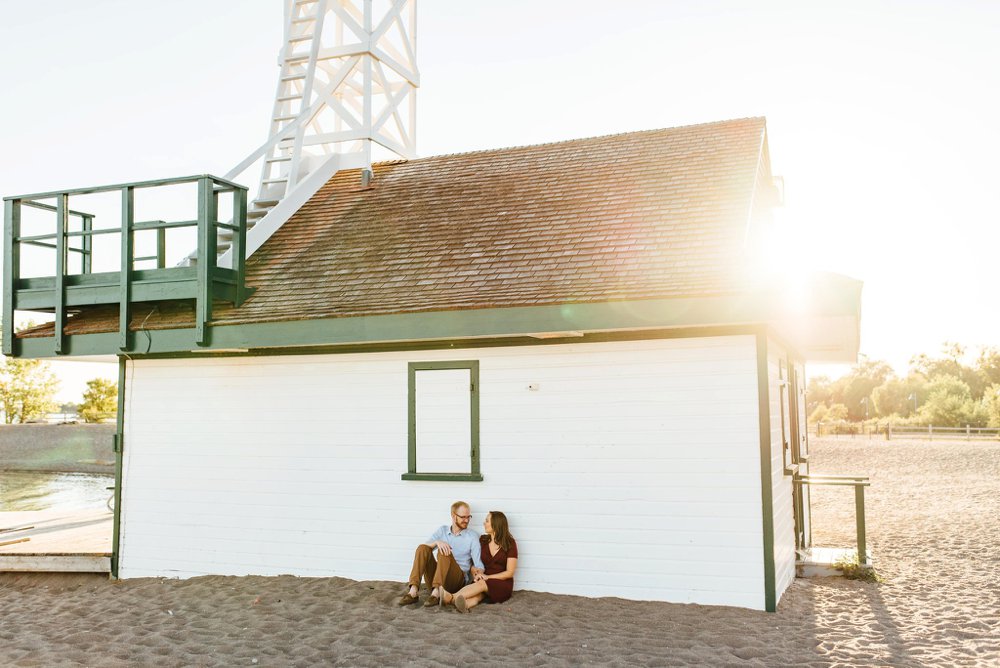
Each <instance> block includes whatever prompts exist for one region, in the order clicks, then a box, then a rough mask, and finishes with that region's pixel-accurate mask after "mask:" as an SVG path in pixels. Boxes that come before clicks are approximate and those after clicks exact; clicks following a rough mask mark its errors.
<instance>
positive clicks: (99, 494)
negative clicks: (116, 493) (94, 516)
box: [0, 471, 115, 512]
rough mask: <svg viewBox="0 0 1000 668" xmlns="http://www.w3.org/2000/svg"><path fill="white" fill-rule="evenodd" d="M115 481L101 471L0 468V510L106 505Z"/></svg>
mask: <svg viewBox="0 0 1000 668" xmlns="http://www.w3.org/2000/svg"><path fill="white" fill-rule="evenodd" d="M114 484H115V477H114V476H113V475H105V474H101V473H39V472H35V471H0V512H16V511H23V510H48V509H50V508H56V509H66V510H71V509H78V510H92V509H100V508H106V507H107V506H105V503H106V502H107V500H108V497H109V496H110V495H111V492H110V491H109V490H108V489H106V488H108V487H113V486H114Z"/></svg>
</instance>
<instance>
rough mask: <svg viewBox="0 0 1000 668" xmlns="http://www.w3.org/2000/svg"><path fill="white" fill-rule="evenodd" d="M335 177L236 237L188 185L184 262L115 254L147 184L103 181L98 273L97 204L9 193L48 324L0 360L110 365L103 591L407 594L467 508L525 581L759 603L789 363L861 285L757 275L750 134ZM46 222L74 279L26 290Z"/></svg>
mask: <svg viewBox="0 0 1000 668" xmlns="http://www.w3.org/2000/svg"><path fill="white" fill-rule="evenodd" d="M404 4H405V3H404ZM291 20H295V17H294V15H293V16H292V18H291ZM301 23H302V21H299V24H301ZM375 23H376V24H378V22H377V21H376V22H375ZM303 39H305V38H303ZM366 48H368V47H366ZM373 53H374V52H369V53H368V56H370V57H375V56H373V55H372V54H373ZM375 55H376V56H377V54H375ZM359 62H360V61H359ZM287 76H290V75H289V74H288V73H286V72H285V69H283V70H282V77H283V78H284V77H287ZM368 76H369V77H370V76H371V74H370V72H369V73H368ZM415 79H416V77H415V75H414V77H413V80H415ZM410 83H413V81H411V82H410ZM401 85H402V84H401ZM414 85H415V84H414ZM387 90H388V89H387ZM393 90H402V88H397V89H393ZM280 92H281V91H279V93H280ZM279 97H281V95H279ZM284 97H288V94H287V92H286V93H285V95H284ZM393 100H394V101H395V102H397V103H398V102H399V98H398V96H397V97H395V98H393ZM304 106H305V105H304ZM276 113H278V112H277V111H276ZM369 120H371V119H370V118H369ZM292 122H293V123H294V122H295V121H292ZM300 122H301V119H300ZM304 126H305V124H304V123H303V124H302V125H301V126H300V127H304ZM285 127H287V126H285V125H282V124H281V123H278V122H276V124H275V127H274V128H272V140H271V144H270V145H269V146H267V147H266V148H264V149H262V150H259V151H258V152H257V157H258V158H263V157H265V156H268V155H270V156H272V157H271V158H267V159H268V160H271V159H272V158H273V161H274V162H277V161H278V160H277V158H275V157H274V156H275V155H276V154H275V153H274V151H272V149H275V147H277V148H278V149H280V148H282V147H285V146H289V147H290V146H291V143H292V142H290V141H286V140H287V139H288V137H292V136H293V134H289V133H294V132H297V131H298V130H297V128H294V127H293V128H292V129H291V130H285V129H284V128H285ZM282 133H285V134H282ZM372 133H373V136H374V134H377V133H376V132H375V130H372ZM275 137H277V138H276V139H275ZM352 141H353V139H352ZM373 141H377V139H373ZM387 141H388V140H387ZM282 142H285V143H282ZM407 142H410V140H409V139H407ZM303 143H304V144H305V145H308V144H309V142H308V141H305V140H304V141H303V142H299V144H303ZM362 143H363V142H362ZM369 143H370V142H369ZM383 145H388V143H384V144H383ZM407 146H409V147H411V148H412V142H410V143H408V144H407ZM299 147H300V146H299ZM289 150H291V148H289ZM269 151H270V153H269ZM289 155H290V153H289ZM278 157H281V155H280V152H279V154H278ZM355 157H356V156H355ZM354 159H355V158H354V157H350V156H348V157H335V158H332V159H331V160H332V162H331V163H329V164H327V163H321V162H319V161H317V160H315V159H312V158H310V157H309V156H305V157H302V158H301V160H300V161H299V162H298V163H296V164H298V165H302V166H303V169H304V170H305V172H303V174H305V175H304V176H303V175H301V174H292V175H291V176H290V177H289V176H287V173H286V180H287V179H292V180H295V179H298V180H299V181H300V183H302V184H304V185H303V187H302V188H300V189H299V190H298V191H294V192H291V193H290V194H287V196H286V197H284V199H282V197H279V196H277V195H276V196H275V197H274V198H273V199H272V200H269V201H263V200H261V199H260V198H258V200H257V201H256V202H255V203H254V204H253V206H252V207H251V208H250V212H251V216H250V218H251V219H253V217H254V216H253V212H254V211H255V210H256V211H257V214H256V215H257V217H258V218H261V222H260V223H259V224H258V226H257V227H256V228H254V230H252V231H251V232H250V234H249V236H248V237H244V234H245V228H244V227H243V224H244V221H245V219H246V200H245V199H244V198H245V189H241V188H240V187H239V186H237V185H236V184H233V183H232V182H231V181H230V180H229V179H217V178H215V177H192V178H191V179H187V180H188V181H197V182H198V184H199V191H198V192H199V195H198V202H199V209H198V210H199V220H198V221H196V222H197V223H198V226H199V227H198V229H199V249H198V251H197V252H196V253H194V254H192V255H191V257H192V258H193V259H194V260H196V266H195V267H168V266H167V264H168V263H167V262H165V261H164V257H165V254H164V253H160V252H158V253H157V257H154V258H152V259H154V260H156V266H155V267H151V268H147V269H141V268H140V265H139V264H137V263H138V262H139V261H140V260H141V258H139V257H137V254H136V251H135V248H134V247H133V246H132V238H133V237H135V239H138V236H137V235H139V234H142V233H145V232H147V231H152V232H154V233H158V234H162V235H163V236H164V237H165V236H166V234H167V233H169V232H170V228H169V226H165V224H163V221H154V223H156V222H158V223H160V225H156V224H154V223H138V222H135V223H133V221H132V219H131V218H130V217H129V211H130V208H129V207H130V205H129V202H130V201H131V199H130V198H131V197H133V196H135V197H138V196H139V195H138V194H136V193H139V192H140V191H141V190H142V189H144V188H147V187H153V186H157V185H160V184H159V183H157V184H149V183H147V184H127V185H124V186H115V187H114V188H118V189H121V190H122V193H123V200H122V201H123V202H124V204H123V207H124V208H123V210H124V211H125V214H124V219H123V220H124V221H125V222H124V223H123V226H124V227H123V230H124V231H122V232H121V233H120V236H121V239H122V253H123V255H122V257H126V258H128V260H129V261H127V262H124V263H123V265H124V266H123V267H120V268H119V269H118V270H117V271H112V272H105V273H101V272H98V271H97V267H96V265H95V264H91V262H92V258H91V255H90V254H89V251H87V250H86V249H87V248H90V247H89V246H86V247H84V246H79V245H78V246H74V245H73V244H74V243H75V242H74V241H73V240H74V239H76V238H77V237H81V238H84V239H87V238H89V236H88V235H89V234H90V233H89V232H86V230H88V229H96V227H93V226H92V225H91V224H88V223H87V216H88V215H90V214H88V213H81V211H83V209H81V208H80V207H81V206H83V205H82V204H80V205H77V204H76V203H77V201H78V200H79V201H82V200H83V199H84V198H85V196H86V195H87V194H88V193H92V192H94V189H81V190H78V191H65V192H61V193H42V194H38V195H32V196H19V197H14V198H8V201H7V207H6V210H7V216H6V225H7V230H8V234H7V238H8V245H7V247H5V253H6V254H7V258H8V262H7V263H6V267H7V270H6V272H5V288H6V291H7V295H8V299H7V301H6V307H5V308H6V309H8V311H7V312H6V313H5V315H8V316H12V315H13V313H14V311H15V310H32V309H34V310H52V311H54V312H55V314H56V321H55V323H52V324H49V325H45V326H41V327H36V328H34V329H32V330H29V331H24V332H20V333H18V334H17V336H16V337H14V336H10V335H8V336H5V337H4V341H5V344H6V345H7V351H6V352H7V353H8V354H14V355H20V356H24V357H50V356H54V355H77V356H95V355H97V356H100V355H109V354H116V355H118V356H119V360H120V374H119V383H120V388H121V398H120V410H119V443H120V444H121V445H122V447H121V448H119V450H120V451H119V476H118V477H119V494H120V499H119V503H118V509H119V512H118V514H117V515H116V536H115V555H114V558H113V568H114V569H115V573H116V575H117V576H118V577H123V578H131V577H144V576H164V577H188V576H194V575H202V574H230V575H243V574H260V575H277V574H286V573H287V574H295V575H302V576H342V577H349V578H355V579H361V580H369V579H377V580H402V579H404V577H405V575H406V571H407V569H408V567H409V562H410V559H411V556H412V550H413V547H414V545H415V544H416V543H417V542H419V541H421V540H423V539H425V538H426V536H427V535H428V534H429V532H430V531H431V530H432V528H433V527H434V526H436V525H439V524H440V523H442V522H444V521H446V519H447V508H448V505H449V504H450V503H451V502H452V501H454V500H456V499H464V500H466V501H468V502H470V503H471V504H472V509H473V514H474V519H473V524H474V525H477V524H479V523H481V522H482V520H483V517H484V515H485V513H486V512H487V511H489V510H502V511H504V512H505V513H507V515H508V517H509V518H510V520H511V525H512V532H513V533H514V535H515V536H516V537H517V539H518V542H519V547H520V552H521V558H520V561H519V566H518V574H517V579H516V582H517V586H518V588H522V589H531V590H536V591H547V592H554V593H567V594H579V595H585V596H620V597H625V598H633V599H649V600H662V601H675V602H691V603H701V604H717V605H733V606H743V607H748V608H755V609H762V610H764V609H766V610H774V609H775V606H776V605H777V602H778V600H779V599H780V596H781V594H782V592H783V591H784V590H785V589H786V588H787V587H788V585H789V584H790V582H791V581H792V579H793V578H794V576H795V560H796V550H797V549H804V548H806V547H808V545H809V544H810V541H811V537H810V527H809V524H808V522H809V499H808V494H807V493H806V492H804V491H802V490H803V486H802V485H800V484H797V483H796V482H795V480H796V476H799V477H801V476H803V475H805V474H807V473H808V453H807V451H806V446H807V443H806V434H805V416H804V372H803V365H804V363H805V362H806V361H808V360H818V361H819V360H825V361H845V362H850V361H853V360H854V359H855V357H856V355H857V350H858V331H859V329H858V328H859V314H860V291H861V285H860V283H859V282H857V281H854V280H852V279H847V278H844V277H840V276H833V275H817V276H810V277H805V276H788V275H783V274H782V273H781V272H780V271H775V270H780V269H781V267H780V266H773V265H772V266H767V264H766V262H765V261H764V260H763V258H765V257H767V253H766V251H767V248H765V247H764V244H765V242H764V240H765V239H766V238H767V236H766V234H765V232H766V230H767V228H768V226H769V224H770V211H771V209H772V208H773V207H774V206H776V205H777V204H778V200H779V193H778V191H777V189H776V188H775V187H774V178H773V177H772V175H771V171H770V163H769V158H768V150H767V134H766V128H765V122H764V120H763V119H761V118H752V119H741V120H735V121H724V122H718V123H707V124H703V125H696V126H688V127H682V128H671V129H666V130H654V131H648V132H637V133H629V134H624V135H616V136H610V137H598V138H592V139H581V140H575V141H568V142H561V143H555V144H545V145H539V146H528V147H519V148H513V149H501V150H495V151H481V152H476V153H468V154H460V155H450V156H440V157H432V158H422V159H409V160H395V161H387V162H381V163H375V164H373V165H372V166H371V168H370V169H369V168H368V167H367V164H366V163H365V161H362V162H361V163H358V164H355V163H352V162H351V160H354ZM290 161H291V162H294V160H290ZM310 161H311V162H310ZM338 161H339V162H338ZM317 165H318V166H317ZM331 165H332V166H331ZM310 166H311V167H312V168H315V169H313V171H311V172H310V171H309V170H308V169H306V167H310ZM306 172H308V173H306ZM300 177H301V178H300ZM265 180H266V181H268V183H265V184H262V188H267V187H273V186H274V184H275V183H276V182H277V181H280V180H281V177H280V176H279V177H278V178H274V177H273V175H271V178H267V179H265ZM282 188H284V186H282ZM303 188H304V189H303ZM296 193H297V194H296ZM303 193H305V194H303ZM284 194H285V193H282V195H284ZM227 197H228V198H230V199H228V200H227V199H225V198H227ZM220 198H221V199H220ZM46 201H48V202H50V203H51V204H45V202H46ZM230 201H231V206H232V211H233V216H232V221H231V222H232V226H231V227H227V225H228V223H225V221H226V220H228V218H227V217H226V216H224V215H222V214H221V213H220V212H221V210H222V209H223V208H226V207H229V206H230V204H229V203H228V202H230ZM37 205H41V208H42V210H43V212H44V211H51V212H54V213H55V214H56V223H55V231H54V232H53V234H52V237H51V238H52V239H53V240H54V241H53V243H52V244H51V245H52V246H53V247H55V252H56V254H57V255H60V254H61V256H62V257H71V258H72V257H75V256H74V254H75V253H79V254H80V255H81V257H83V258H84V259H83V260H81V262H80V264H79V270H77V269H74V265H73V264H72V262H70V263H69V264H67V263H66V261H65V260H64V261H63V263H62V264H58V263H57V272H56V275H55V276H54V277H53V278H22V277H20V276H19V274H18V273H17V272H18V261H17V260H18V257H19V256H18V253H19V252H20V250H19V249H20V247H21V245H24V244H31V243H38V242H39V239H40V238H41V237H38V236H35V237H28V236H21V234H22V232H21V227H22V220H23V216H26V215H27V214H26V213H24V211H27V209H26V208H25V207H32V206H34V207H35V208H38V206H37ZM46 206H48V207H49V208H48V209H46V208H45V207H46ZM22 209H24V211H22ZM227 210H228V209H227ZM74 217H78V218H79V219H80V224H81V226H82V227H81V228H80V229H81V232H80V234H79V235H77V237H74V236H73V234H74V233H72V231H71V230H72V229H73V228H72V225H73V221H74V220H76V218H74ZM91 223H92V221H91ZM88 225H91V227H88ZM220 227H221V228H222V229H223V231H227V232H228V236H226V239H227V241H224V242H220V241H219V240H218V239H217V238H216V235H215V232H216V230H217V229H218V228H220ZM158 229H164V230H165V232H163V233H159V232H157V230H158ZM46 238H48V237H46ZM229 238H231V239H232V241H231V243H232V244H233V248H232V250H229V251H227V252H226V253H225V254H224V255H223V256H222V259H221V260H219V261H218V262H217V261H216V254H217V252H218V251H220V250H224V249H225V247H227V246H228V245H229V243H230V241H228V239H229ZM136 243H138V242H137V241H136ZM230 256H231V257H230ZM244 258H246V259H245V264H244V261H243V260H244ZM94 261H96V260H94ZM778 263H779V264H780V260H779V261H778ZM791 295H798V297H799V299H798V301H794V300H792V299H790V296H791ZM7 320H8V322H10V321H11V320H10V318H8V319H7ZM358 546H364V547H363V549H359V547H358Z"/></svg>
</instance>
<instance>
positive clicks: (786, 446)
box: [778, 358, 798, 475]
mask: <svg viewBox="0 0 1000 668" xmlns="http://www.w3.org/2000/svg"><path fill="white" fill-rule="evenodd" d="M790 389H791V382H790V380H789V377H788V362H787V361H786V360H785V359H784V358H781V359H779V360H778V397H779V404H780V405H779V410H780V413H781V459H782V462H783V464H784V468H785V475H794V474H795V473H796V471H798V466H797V462H796V459H795V455H794V452H793V450H792V434H791V431H792V424H791V422H792V416H791V402H790V397H789V394H790V392H789V390H790Z"/></svg>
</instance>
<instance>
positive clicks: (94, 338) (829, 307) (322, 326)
mask: <svg viewBox="0 0 1000 668" xmlns="http://www.w3.org/2000/svg"><path fill="white" fill-rule="evenodd" d="M855 283H856V287H857V290H856V291H854V290H853V289H854V287H855V286H854V284H855ZM851 291H854V292H855V294H854V296H853V297H852V295H851V294H847V293H841V292H839V291H835V294H828V295H826V298H824V299H823V300H822V303H816V304H814V305H813V306H812V307H811V308H810V309H809V311H808V312H803V313H801V314H794V313H793V314H790V313H789V312H788V311H787V310H786V309H785V307H784V305H783V302H782V300H781V299H779V298H778V296H777V295H776V294H775V293H774V292H773V291H772V290H765V291H761V292H757V293H752V294H739V295H721V296H704V297H685V298H671V299H640V300H622V301H614V302H598V303H571V304H556V305H547V306H521V307H506V308H483V309H464V310H446V311H430V312H417V313H402V314H389V315H369V316H357V317H343V318H322V319H311V320H293V321H282V322H259V323H250V324H234V325H222V324H217V325H214V326H212V327H210V328H208V331H209V336H210V339H209V341H208V345H205V346H198V345H197V341H196V340H195V336H194V333H193V331H192V330H191V329H189V328H178V329H154V330H142V329H140V330H138V331H134V332H133V335H132V336H131V337H130V342H131V344H130V346H129V348H128V349H126V350H120V349H119V345H120V337H119V335H118V333H117V332H108V333H93V334H75V335H70V336H66V337H65V338H64V341H63V345H62V351H61V355H60V357H65V356H66V355H71V356H80V355H107V354H121V353H124V354H128V355H145V354H150V355H163V354H187V353H189V352H191V351H193V350H199V351H201V352H203V353H212V352H213V351H216V352H220V353H222V352H227V351H261V350H266V349H271V348H274V349H277V348H281V349H286V348H310V347H329V346H359V345H392V344H419V343H422V342H423V343H426V342H433V341H439V342H449V343H448V344H447V345H456V344H459V343H460V342H462V341H472V340H476V339H504V338H509V339H516V338H524V339H532V340H538V339H539V338H549V337H546V334H548V333H551V334H552V336H553V337H558V335H559V334H560V333H565V332H572V333H573V334H574V336H573V337H571V339H570V340H572V339H573V338H577V337H578V336H579V335H580V334H598V333H614V332H642V331H644V330H658V329H670V328H699V327H720V326H734V325H736V326H743V325H755V324H770V325H773V326H775V327H776V328H777V329H778V330H779V331H780V332H781V333H782V335H783V336H786V337H788V338H789V340H790V342H791V343H792V344H793V345H795V346H796V347H797V348H798V349H799V351H800V353H802V354H803V355H805V356H806V359H810V357H809V355H810V354H811V353H810V351H812V350H816V351H822V349H823V346H827V348H829V346H831V345H832V344H831V342H830V341H825V342H824V340H821V339H822V337H819V336H818V334H821V333H828V332H829V330H828V329H827V328H826V327H825V324H824V323H827V322H829V321H831V320H836V321H842V322H843V326H844V327H845V328H846V329H845V331H854V332H855V333H856V332H857V323H858V319H859V314H860V282H853V283H852V284H851V290H850V291H848V292H851ZM796 328H797V329H796ZM789 332H792V333H793V334H795V336H789ZM796 333H797V334H796ZM848 339H850V337H846V338H845V339H844V340H842V341H841V344H842V347H841V349H838V350H836V351H834V352H833V353H830V352H829V351H827V352H826V353H824V354H828V355H829V354H833V355H834V356H837V357H838V358H840V357H843V356H847V355H850V354H852V343H851V341H850V340H848ZM855 342H856V338H855ZM16 354H17V355H18V356H20V357H28V358H50V357H55V356H56V353H55V350H54V347H53V339H52V337H28V338H19V339H18V351H17V353H16ZM853 354H854V355H856V354H857V353H856V345H855V346H854V347H853Z"/></svg>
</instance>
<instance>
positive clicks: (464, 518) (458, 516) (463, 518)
mask: <svg viewBox="0 0 1000 668" xmlns="http://www.w3.org/2000/svg"><path fill="white" fill-rule="evenodd" d="M455 517H456V518H458V519H460V520H465V521H466V522H468V521H469V520H470V519H471V518H472V515H455Z"/></svg>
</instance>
